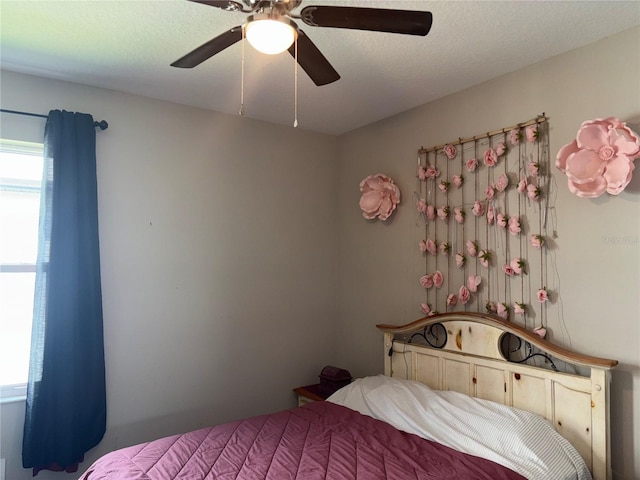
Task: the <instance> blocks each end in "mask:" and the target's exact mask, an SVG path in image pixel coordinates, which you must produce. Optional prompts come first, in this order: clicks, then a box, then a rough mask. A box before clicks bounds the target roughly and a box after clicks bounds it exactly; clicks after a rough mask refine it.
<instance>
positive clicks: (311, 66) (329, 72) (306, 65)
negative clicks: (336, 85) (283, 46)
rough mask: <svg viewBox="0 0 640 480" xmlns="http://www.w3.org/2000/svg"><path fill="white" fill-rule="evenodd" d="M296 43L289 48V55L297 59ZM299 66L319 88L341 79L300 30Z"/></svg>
mask: <svg viewBox="0 0 640 480" xmlns="http://www.w3.org/2000/svg"><path fill="white" fill-rule="evenodd" d="M295 46H296V44H295V42H294V44H293V45H291V46H290V47H289V53H290V54H291V56H292V57H293V58H296V51H295ZM298 65H300V66H301V67H302V69H303V70H304V71H305V72H306V73H307V75H309V77H310V78H311V80H313V83H315V84H316V85H318V86H321V85H327V84H329V83H333V82H335V81H336V80H339V79H340V75H339V74H338V72H336V71H335V69H334V68H333V67H332V66H331V64H330V63H329V60H327V59H326V58H325V56H324V55H323V54H322V52H321V51H320V50H318V47H316V46H315V44H314V43H313V42H312V41H311V39H310V38H309V37H307V35H306V34H305V33H304V32H303V31H302V30H300V29H298Z"/></svg>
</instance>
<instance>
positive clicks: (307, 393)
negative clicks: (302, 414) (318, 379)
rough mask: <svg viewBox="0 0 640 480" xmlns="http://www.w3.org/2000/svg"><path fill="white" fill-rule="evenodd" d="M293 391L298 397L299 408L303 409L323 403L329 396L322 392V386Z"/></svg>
mask: <svg viewBox="0 0 640 480" xmlns="http://www.w3.org/2000/svg"><path fill="white" fill-rule="evenodd" d="M293 391H294V392H295V393H296V395H298V406H299V407H301V406H302V405H305V404H307V403H311V402H321V401H323V400H325V399H326V398H327V395H325V394H324V393H322V391H321V390H320V384H319V383H318V384H316V385H307V386H306V387H297V388H294V389H293Z"/></svg>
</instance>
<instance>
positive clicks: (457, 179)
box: [451, 175, 464, 188]
mask: <svg viewBox="0 0 640 480" xmlns="http://www.w3.org/2000/svg"><path fill="white" fill-rule="evenodd" d="M451 181H452V182H453V184H454V185H455V186H456V188H460V187H461V186H462V184H463V183H464V177H463V176H462V175H454V176H453V178H452V179H451Z"/></svg>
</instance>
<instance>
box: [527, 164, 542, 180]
mask: <svg viewBox="0 0 640 480" xmlns="http://www.w3.org/2000/svg"><path fill="white" fill-rule="evenodd" d="M527 171H528V172H529V175H531V176H532V177H538V176H539V175H540V163H539V162H528V163H527Z"/></svg>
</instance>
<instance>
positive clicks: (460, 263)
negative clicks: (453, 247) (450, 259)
mask: <svg viewBox="0 0 640 480" xmlns="http://www.w3.org/2000/svg"><path fill="white" fill-rule="evenodd" d="M466 260H467V259H466V258H465V256H464V253H462V252H458V253H456V267H458V268H462V267H464V263H465V262H466Z"/></svg>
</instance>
